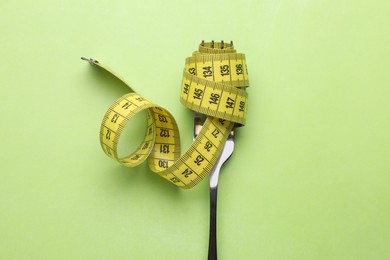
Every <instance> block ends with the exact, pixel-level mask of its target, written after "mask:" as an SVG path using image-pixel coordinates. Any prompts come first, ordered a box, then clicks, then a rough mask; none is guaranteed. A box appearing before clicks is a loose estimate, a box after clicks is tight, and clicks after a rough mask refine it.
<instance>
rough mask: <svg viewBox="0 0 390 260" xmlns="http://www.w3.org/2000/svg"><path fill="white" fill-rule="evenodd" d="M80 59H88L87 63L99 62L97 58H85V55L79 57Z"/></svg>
mask: <svg viewBox="0 0 390 260" xmlns="http://www.w3.org/2000/svg"><path fill="white" fill-rule="evenodd" d="M81 59H82V60H85V61H88V62H89V63H99V62H98V61H97V60H95V59H92V58H89V59H88V58H85V57H81Z"/></svg>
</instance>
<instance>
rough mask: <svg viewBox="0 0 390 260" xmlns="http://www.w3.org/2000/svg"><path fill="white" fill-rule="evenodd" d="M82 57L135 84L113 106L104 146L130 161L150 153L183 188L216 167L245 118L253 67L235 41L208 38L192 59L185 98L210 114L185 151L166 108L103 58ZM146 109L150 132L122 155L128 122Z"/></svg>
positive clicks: (153, 165) (156, 166) (154, 165)
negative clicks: (135, 87)
mask: <svg viewBox="0 0 390 260" xmlns="http://www.w3.org/2000/svg"><path fill="white" fill-rule="evenodd" d="M82 59H84V60H87V61H89V62H90V63H91V64H93V65H97V66H99V67H101V68H103V69H104V70H106V71H107V72H109V73H111V74H112V75H113V76H115V77H117V78H118V79H119V80H121V81H122V82H123V83H125V84H126V85H127V86H128V87H129V88H130V90H131V92H130V93H128V94H125V95H124V96H122V97H120V98H119V99H118V100H116V101H115V102H114V103H113V104H112V105H111V106H110V108H109V109H108V111H107V112H106V114H105V115H104V118H103V122H102V124H101V128H100V143H101V146H102V148H103V151H104V152H105V153H106V154H107V155H108V156H109V157H111V158H112V159H114V160H116V161H118V162H120V163H121V164H123V165H125V166H127V167H135V166H137V165H139V164H140V163H142V162H144V161H145V160H146V159H147V160H148V164H149V167H150V169H151V170H152V171H153V172H155V173H157V174H159V175H160V176H161V177H163V178H165V179H167V180H168V181H170V182H171V183H173V184H175V185H177V186H179V187H181V188H186V189H189V188H192V187H194V186H195V185H196V184H198V183H199V182H200V181H201V180H202V179H203V178H204V177H205V176H207V175H208V174H209V173H210V171H211V170H212V168H213V166H214V164H215V163H216V161H217V159H218V157H219V155H220V153H221V151H222V148H223V146H224V144H225V141H226V139H227V137H228V135H229V133H230V131H231V130H232V129H233V127H234V126H235V125H236V126H241V125H244V124H245V117H246V112H247V103H248V102H247V99H248V95H247V92H246V90H245V89H246V87H248V86H249V81H248V70H247V65H246V61H245V55H244V54H240V53H237V52H236V50H235V49H234V47H233V43H232V42H230V43H224V42H207V43H205V42H202V43H201V44H200V45H199V50H198V51H195V52H194V53H193V54H192V56H191V57H189V58H187V59H186V62H185V68H184V72H183V81H182V85H181V92H180V101H181V103H182V104H183V105H184V106H186V107H188V108H190V109H192V110H194V111H197V112H199V113H202V114H204V115H207V118H206V121H205V122H204V125H203V127H202V130H201V132H200V133H199V135H198V136H197V137H196V139H195V140H194V142H193V143H192V145H191V146H190V147H189V148H188V150H187V151H186V152H185V153H184V154H183V155H182V156H181V153H180V137H179V129H178V127H177V124H176V121H175V119H174V117H173V116H172V115H171V114H170V113H169V112H168V111H167V110H166V109H164V108H162V107H160V106H158V105H155V104H153V103H152V102H150V101H149V100H147V99H146V98H144V97H143V96H141V95H139V94H138V93H136V92H135V91H134V90H133V89H132V88H131V87H130V85H129V84H127V83H126V81H124V80H123V79H122V78H121V77H120V76H119V75H117V74H116V73H114V72H113V71H112V70H111V69H109V68H108V67H107V66H105V65H103V64H102V63H100V62H98V61H97V60H94V59H86V58H82ZM141 111H144V112H145V113H146V116H147V127H146V133H145V137H144V139H143V141H142V143H141V144H140V145H139V146H138V148H137V149H135V151H134V152H133V153H131V154H130V155H128V156H125V157H119V156H118V151H117V149H118V143H119V138H120V135H121V133H122V132H123V129H124V127H125V125H126V124H127V122H128V121H129V120H130V119H131V118H132V117H134V116H135V115H136V114H137V113H140V112H141Z"/></svg>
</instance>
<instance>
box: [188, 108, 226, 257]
mask: <svg viewBox="0 0 390 260" xmlns="http://www.w3.org/2000/svg"><path fill="white" fill-rule="evenodd" d="M202 126H203V119H202V116H201V114H199V113H197V112H195V114H194V139H195V138H196V136H198V134H199V132H200V130H201V129H202ZM233 150H234V130H232V131H231V132H230V134H229V137H228V139H227V140H226V143H225V145H224V147H223V149H222V152H221V155H220V156H219V158H218V160H217V162H216V164H215V165H214V167H213V169H212V170H211V173H210V234H209V253H208V260H217V192H218V177H219V171H220V170H221V167H222V165H223V164H224V163H225V162H226V161H227V160H228V159H229V158H230V156H231V155H232V154H233Z"/></svg>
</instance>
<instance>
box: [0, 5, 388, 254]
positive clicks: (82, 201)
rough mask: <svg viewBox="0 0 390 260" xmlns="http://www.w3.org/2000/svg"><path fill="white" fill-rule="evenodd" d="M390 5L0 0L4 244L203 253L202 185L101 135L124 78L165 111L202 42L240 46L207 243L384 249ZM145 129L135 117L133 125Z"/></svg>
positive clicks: (54, 250)
mask: <svg viewBox="0 0 390 260" xmlns="http://www.w3.org/2000/svg"><path fill="white" fill-rule="evenodd" d="M389 25H390V2H389V1H380V0H377V1H375V0H374V1H356V0H337V1H336V0H334V1H322V0H312V1H308V0H296V1H281V0H272V1H271V0H268V1H219V0H215V1H209V0H208V1H205V0H201V1H200V0H197V1H150V0H147V1H91V0H88V1H80V0H72V1H49V0H46V1H43V0H41V1H10V0H2V1H1V2H0V59H1V60H0V91H1V92H0V95H1V96H0V97H1V100H0V116H1V121H0V122H1V123H0V124H1V125H0V136H1V153H0V258H1V259H186V260H190V259H196V260H197V259H206V257H207V246H208V221H209V215H208V214H209V212H208V207H209V201H208V199H209V198H208V183H207V181H204V182H202V183H201V184H200V185H199V186H197V187H196V188H194V189H192V190H189V191H185V190H181V189H178V188H175V187H174V186H173V185H171V184H169V183H168V182H166V181H165V180H163V179H162V178H160V177H158V176H157V175H155V174H154V173H152V172H151V171H150V170H149V169H148V168H147V166H146V165H145V164H143V165H141V166H140V167H138V168H135V169H129V168H125V167H122V166H121V165H119V164H117V163H115V162H114V161H112V160H110V159H109V158H108V157H106V156H105V155H104V154H103V152H102V151H101V148H100V145H99V141H98V134H99V133H98V132H99V126H100V122H101V119H102V117H103V115H104V113H105V111H106V109H107V108H108V106H109V105H110V104H111V103H112V102H113V101H114V100H115V99H116V98H117V97H119V96H120V95H121V94H123V93H126V88H124V87H123V86H122V85H121V84H120V83H118V82H117V81H115V80H113V79H112V78H110V77H109V76H108V75H107V74H105V73H101V72H99V70H97V69H96V68H93V67H91V66H89V65H88V64H87V63H85V62H82V61H81V60H80V56H86V57H93V58H96V59H98V60H100V61H102V62H104V63H106V64H107V65H109V66H110V67H112V68H114V70H116V71H117V72H118V73H119V74H120V75H122V76H123V77H124V78H126V79H127V80H128V81H129V82H130V83H131V84H132V85H133V86H134V87H135V89H136V90H137V91H138V92H139V93H141V94H142V95H144V96H146V97H148V98H149V99H150V100H152V101H154V102H156V103H158V104H159V105H161V106H163V107H165V108H167V109H168V110H170V111H171V112H172V114H173V115H175V117H176V118H177V121H178V124H179V128H180V130H181V137H182V140H183V144H182V147H183V148H186V147H188V146H189V145H190V142H191V139H192V119H191V115H192V114H191V112H190V111H188V110H187V109H186V108H184V107H183V106H181V105H180V103H179V88H180V83H181V72H182V69H183V66H184V59H185V57H187V56H189V55H191V53H192V51H194V50H195V49H196V48H197V45H198V44H199V42H200V41H201V40H202V39H205V40H211V39H215V40H221V39H224V40H226V41H230V40H234V42H235V45H236V48H237V49H238V50H239V51H241V52H244V53H246V55H247V62H248V68H249V73H250V80H251V87H250V88H249V89H248V92H249V96H250V103H249V109H248V120H247V125H246V126H245V127H243V128H240V129H238V130H237V139H236V140H237V141H236V149H235V153H234V156H233V157H232V158H231V160H230V161H229V162H228V163H227V164H226V165H225V167H224V168H223V171H222V175H221V179H220V189H219V201H218V202H219V205H218V206H219V207H218V214H219V215H218V242H219V256H220V259H222V260H227V259H235V260H236V259H283V260H284V259H297V260H298V259H299V260H302V259H310V260H311V259H354V260H355V259H367V260H368V259H370V260H371V259H389V258H390V247H389V242H390V223H389V221H390V204H389V198H390V191H389V182H390V163H389V155H390V141H389V140H390V138H389V133H390V116H389V115H390V113H389V112H390V103H389V98H390V84H389V83H390V71H389V70H390V47H389V46H390V30H389ZM141 128H143V127H141Z"/></svg>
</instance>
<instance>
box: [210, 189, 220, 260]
mask: <svg viewBox="0 0 390 260" xmlns="http://www.w3.org/2000/svg"><path fill="white" fill-rule="evenodd" d="M217 191H218V186H216V187H211V188H210V235H209V257H208V260H217Z"/></svg>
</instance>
